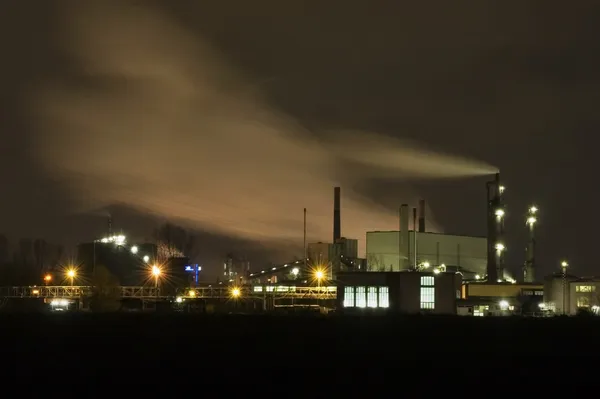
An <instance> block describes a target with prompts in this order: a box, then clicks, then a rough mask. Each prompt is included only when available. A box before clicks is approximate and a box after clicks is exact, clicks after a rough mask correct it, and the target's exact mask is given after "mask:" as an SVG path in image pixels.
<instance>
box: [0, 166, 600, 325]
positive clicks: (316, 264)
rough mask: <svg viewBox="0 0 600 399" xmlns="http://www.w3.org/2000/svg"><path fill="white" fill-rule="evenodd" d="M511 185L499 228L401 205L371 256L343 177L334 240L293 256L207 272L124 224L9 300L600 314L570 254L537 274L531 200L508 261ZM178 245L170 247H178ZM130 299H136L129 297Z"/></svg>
mask: <svg viewBox="0 0 600 399" xmlns="http://www.w3.org/2000/svg"><path fill="white" fill-rule="evenodd" d="M504 192H505V187H504V185H503V184H502V183H501V181H500V175H499V174H496V175H495V176H494V178H493V179H492V180H490V181H488V182H487V183H486V201H487V212H486V220H487V234H486V235H484V236H464V235H458V234H451V233H437V232H431V231H428V220H427V218H426V203H425V201H424V200H420V201H419V202H418V206H416V207H413V208H412V209H411V208H410V207H409V205H408V204H402V205H400V206H399V208H398V230H395V231H368V232H366V255H365V257H364V258H361V257H359V255H358V239H357V238H352V237H350V238H348V237H344V236H343V234H342V215H341V201H342V191H341V188H340V187H334V188H333V223H332V233H333V234H332V239H331V241H330V242H307V240H306V215H307V210H306V209H304V242H303V254H302V255H301V256H298V257H297V258H295V259H293V260H290V261H289V262H287V263H284V264H281V265H273V266H269V267H265V268H262V269H258V270H256V269H254V270H253V269H252V268H251V265H250V262H249V261H248V260H247V259H245V258H244V257H241V256H236V255H234V254H232V253H229V254H227V256H226V258H225V259H224V262H223V269H222V274H221V277H219V279H218V280H217V281H215V282H212V283H210V282H208V283H207V282H206V281H204V282H203V280H202V278H201V276H202V273H201V272H202V265H200V264H193V263H191V262H190V259H189V258H187V257H186V256H185V255H184V254H183V253H180V251H172V250H165V245H164V243H158V242H157V243H144V242H140V243H130V242H129V240H128V239H127V237H126V236H125V235H124V234H114V233H113V232H112V219H110V218H109V221H108V234H107V236H106V237H102V238H99V239H96V240H94V241H92V242H88V243H83V244H80V245H79V248H78V263H77V264H78V266H77V267H70V268H68V269H66V270H64V273H65V278H64V279H63V280H65V281H67V282H68V285H53V284H52V281H53V278H52V276H51V275H47V276H45V277H44V281H43V284H40V285H39V286H28V287H5V288H0V297H1V298H3V300H4V302H6V301H8V300H17V299H25V298H27V299H33V300H40V301H43V302H44V303H46V304H47V305H48V306H49V309H50V310H52V311H65V310H72V309H79V310H87V309H90V307H93V306H91V304H93V303H94V299H98V298H104V297H110V298H112V300H113V301H116V302H119V303H120V305H119V308H121V309H123V307H125V308H127V307H133V308H136V307H137V308H139V309H142V310H144V309H153V310H158V309H160V308H164V309H170V310H174V311H200V312H219V311H226V312H232V311H237V312H265V311H283V312H291V311H293V312H296V311H303V310H311V311H318V312H326V313H329V312H335V313H341V314H357V313H358V314H388V313H402V314H417V313H421V314H451V315H461V316H506V315H528V316H550V315H574V314H577V313H580V312H582V311H585V312H589V313H594V314H595V313H598V310H599V309H600V308H599V306H600V301H599V299H600V297H598V296H597V295H596V293H597V292H598V290H597V287H598V286H599V285H600V279H597V278H593V277H576V276H574V275H572V274H570V273H569V272H568V263H567V262H566V261H563V262H562V263H561V269H560V270H559V271H558V272H557V273H555V274H553V275H551V276H547V277H546V278H542V279H540V278H539V276H538V275H537V273H536V266H537V264H536V234H535V233H536V226H537V222H538V216H539V210H538V208H537V207H535V206H531V207H530V208H529V209H528V210H527V212H526V214H525V220H524V228H526V229H527V234H528V236H527V237H528V239H527V244H526V246H525V247H526V251H525V257H524V262H523V266H522V268H521V271H522V275H521V276H518V277H516V278H514V277H512V276H511V275H510V273H508V272H507V270H506V269H507V268H506V265H505V255H506V250H507V248H506V244H505V237H506V231H505V216H506V209H505V203H504V195H503V194H504ZM167 249H168V248H167ZM125 305H126V306H125Z"/></svg>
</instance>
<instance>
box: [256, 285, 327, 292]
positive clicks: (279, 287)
mask: <svg viewBox="0 0 600 399" xmlns="http://www.w3.org/2000/svg"><path fill="white" fill-rule="evenodd" d="M307 289H310V290H313V291H316V292H321V293H323V292H336V291H337V287H335V286H330V287H298V288H296V287H295V286H284V285H267V286H265V287H264V291H266V292H296V291H298V290H307ZM252 290H253V291H254V292H263V286H261V285H255V286H254V288H253V289H252Z"/></svg>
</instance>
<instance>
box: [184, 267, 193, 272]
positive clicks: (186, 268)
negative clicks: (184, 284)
mask: <svg viewBox="0 0 600 399" xmlns="http://www.w3.org/2000/svg"><path fill="white" fill-rule="evenodd" d="M185 271H186V272H193V271H194V268H193V267H192V266H186V267H185Z"/></svg>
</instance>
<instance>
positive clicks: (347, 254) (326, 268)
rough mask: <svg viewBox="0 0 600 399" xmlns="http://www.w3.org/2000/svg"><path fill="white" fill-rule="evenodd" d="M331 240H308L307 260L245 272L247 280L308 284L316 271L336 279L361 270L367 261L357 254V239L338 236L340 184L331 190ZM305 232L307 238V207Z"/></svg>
mask: <svg viewBox="0 0 600 399" xmlns="http://www.w3.org/2000/svg"><path fill="white" fill-rule="evenodd" d="M333 200H334V201H333V240H332V242H315V243H308V245H307V246H306V251H305V255H306V258H307V259H306V262H305V261H304V260H299V259H298V258H296V259H294V260H293V261H291V262H287V263H285V264H283V265H275V266H271V267H267V268H264V269H263V270H259V271H254V272H251V273H248V274H247V276H248V281H249V282H252V283H256V284H275V283H281V282H285V281H302V282H304V283H308V282H309V280H310V278H311V277H310V276H311V275H312V274H313V272H314V271H315V270H317V269H318V270H321V271H323V272H324V273H325V277H326V278H327V279H328V280H335V279H336V278H337V273H339V272H341V271H364V270H366V260H365V259H361V258H359V257H358V240H355V239H351V238H346V237H342V236H341V231H342V229H341V215H340V201H341V190H340V187H335V188H334V191H333ZM304 216H305V218H304V233H305V240H306V209H305V210H304Z"/></svg>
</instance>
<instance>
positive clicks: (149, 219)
mask: <svg viewBox="0 0 600 399" xmlns="http://www.w3.org/2000/svg"><path fill="white" fill-rule="evenodd" d="M594 3H596V4H594ZM167 5H168V6H167ZM598 37H600V4H598V3H597V2H592V1H577V2H569V3H568V4H567V3H566V2H560V1H538V2H528V1H519V2H491V1H472V2H466V1H465V2H461V1H459V2H443V1H439V2H423V3H419V4H414V2H401V1H398V0H389V1H352V0H350V1H348V0H346V1H338V0H328V1H296V0H288V1H276V0H268V1H267V0H265V1H261V0H257V1H242V0H239V1H178V2H172V1H169V2H167V1H163V2H157V1H136V2H127V1H118V2H110V1H96V2H93V1H71V2H69V1H62V2H56V1H49V0H48V1H35V0H8V1H4V2H3V3H2V11H1V12H0V41H1V42H0V44H1V48H2V51H3V55H2V63H0V72H1V73H0V83H1V87H2V90H1V91H0V139H1V140H2V145H1V146H0V178H1V181H2V182H3V190H2V196H1V197H0V204H1V207H0V232H3V233H5V234H7V235H9V236H10V237H11V238H12V239H16V238H17V237H40V236H42V237H45V238H47V239H48V240H49V241H53V242H63V243H65V244H68V245H72V244H74V243H76V242H78V241H82V240H88V239H91V238H92V237H96V236H98V235H101V234H103V232H104V231H105V225H106V217H105V215H106V214H107V212H108V211H110V212H111V213H112V214H113V218H114V225H115V227H116V228H118V229H123V231H124V232H126V233H127V234H129V235H131V236H133V237H135V239H139V240H141V239H143V238H145V237H150V235H151V230H152V229H153V228H154V227H155V226H156V225H157V224H158V223H160V222H161V221H164V220H172V221H174V222H176V223H181V224H183V225H185V226H189V227H190V228H194V229H197V230H198V231H199V232H200V234H201V240H200V243H199V253H200V259H199V260H200V262H202V263H204V264H207V265H209V267H210V266H212V265H215V266H216V263H217V261H218V259H220V257H221V256H222V255H223V254H224V253H225V252H226V251H228V250H232V251H234V252H243V253H245V254H248V256H250V257H251V258H252V259H254V260H255V261H256V263H258V264H260V262H261V261H269V260H283V259H284V258H286V257H289V256H291V255H296V254H297V255H300V254H301V252H300V251H299V247H300V246H301V245H302V208H304V207H306V208H308V214H309V239H310V240H311V241H316V240H322V241H326V240H330V239H331V219H332V199H333V186H335V185H337V184H339V185H341V186H342V198H343V207H342V233H343V235H345V236H348V237H356V238H361V239H364V232H365V231H367V230H391V229H394V228H395V226H397V217H396V214H397V207H398V206H399V205H400V204H401V203H404V202H406V203H409V204H411V205H413V206H414V205H416V202H417V200H418V198H424V199H425V200H426V201H427V203H428V216H430V217H431V219H432V220H431V223H430V225H431V227H432V229H435V230H436V231H446V232H453V233H461V234H473V235H484V234H485V181H486V179H487V178H488V177H486V176H484V174H485V173H490V172H493V171H494V170H495V169H496V168H497V169H499V170H500V172H501V176H502V180H503V183H504V184H505V185H506V187H507V191H506V200H507V203H508V204H507V234H508V235H509V239H508V240H507V247H508V268H509V269H511V270H512V271H516V270H517V269H518V268H519V267H520V266H521V265H522V263H523V260H524V247H525V241H524V240H525V235H526V230H525V225H524V221H525V213H526V210H527V208H528V206H529V205H530V204H535V205H536V206H538V207H539V208H540V224H539V226H538V227H539V229H538V251H539V254H538V261H539V263H540V269H542V272H543V273H544V274H545V273H547V272H550V271H551V270H554V269H557V268H558V263H559V261H560V260H561V259H562V258H567V259H568V260H569V261H570V263H571V265H572V266H573V272H574V273H576V274H588V275H589V274H599V273H600V271H598V270H597V269H598V267H597V266H596V264H595V260H594V259H595V256H594V252H595V246H596V242H595V238H596V234H595V230H596V225H597V224H598V216H597V212H596V208H597V206H596V205H597V203H598V202H599V200H600V195H599V194H598V189H597V187H596V170H597V168H596V164H597V154H596V147H597V146H596V145H595V144H594V143H595V134H597V130H598V128H599V127H600V113H598V112H594V111H595V108H597V104H598V103H599V97H600V94H599V93H600V90H599V89H600V87H599V83H600V78H599V77H598V71H599V70H600V58H599V55H598V54H599V50H600V42H599V41H598ZM381 136H389V137H388V138H385V137H381ZM392 139H398V140H397V141H396V140H392ZM489 179H491V176H490V177H489ZM212 267H214V266H212Z"/></svg>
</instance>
